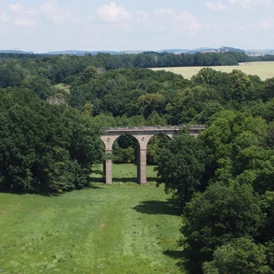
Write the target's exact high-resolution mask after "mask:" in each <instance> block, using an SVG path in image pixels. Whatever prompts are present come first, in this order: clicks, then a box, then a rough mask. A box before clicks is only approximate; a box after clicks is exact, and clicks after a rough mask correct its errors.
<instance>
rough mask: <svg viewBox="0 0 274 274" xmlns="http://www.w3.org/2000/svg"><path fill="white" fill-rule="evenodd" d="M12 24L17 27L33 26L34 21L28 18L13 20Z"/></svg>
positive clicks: (34, 24)
mask: <svg viewBox="0 0 274 274" xmlns="http://www.w3.org/2000/svg"><path fill="white" fill-rule="evenodd" d="M14 24H15V25H16V26H19V27H35V26H36V22H35V21H32V20H28V19H19V20H15V22H14Z"/></svg>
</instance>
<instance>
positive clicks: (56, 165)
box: [0, 89, 102, 194]
mask: <svg viewBox="0 0 274 274" xmlns="http://www.w3.org/2000/svg"><path fill="white" fill-rule="evenodd" d="M0 102H1V103H0V104H1V112H0V139H1V143H0V189H1V191H12V192H35V193H44V194H47V193H56V192H62V191H67V190H72V189H75V188H82V187H84V186H88V185H89V180H88V178H89V174H90V170H91V166H92V164H93V163H94V162H95V161H97V160H99V159H101V155H102V150H101V148H100V141H99V138H98V137H97V134H96V130H95V129H93V125H92V122H91V120H90V118H88V117H86V116H83V115H80V114H79V113H78V112H77V111H74V110H72V109H69V108H67V107H66V106H65V105H61V106H51V105H48V104H46V103H44V102H42V101H40V99H39V98H38V97H37V96H36V95H35V94H34V93H33V92H31V91H30V90H26V89H6V90H1V92H0Z"/></svg>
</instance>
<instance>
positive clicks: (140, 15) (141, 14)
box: [136, 10, 148, 23]
mask: <svg viewBox="0 0 274 274" xmlns="http://www.w3.org/2000/svg"><path fill="white" fill-rule="evenodd" d="M136 19H137V21H138V22H139V23H146V22H147V21H148V13H147V12H145V11H143V10H138V11H137V16H136Z"/></svg>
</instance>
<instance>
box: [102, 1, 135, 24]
mask: <svg viewBox="0 0 274 274" xmlns="http://www.w3.org/2000/svg"><path fill="white" fill-rule="evenodd" d="M97 14H98V15H99V18H100V19H101V20H102V21H105V22H109V23H122V22H125V21H128V20H130V19H131V15H130V13H128V12H127V10H126V9H125V8H124V7H118V6H117V5H116V4H115V3H114V2H110V3H109V4H108V5H107V4H105V5H103V6H101V7H99V8H98V9H97Z"/></svg>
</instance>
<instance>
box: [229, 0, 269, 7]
mask: <svg viewBox="0 0 274 274" xmlns="http://www.w3.org/2000/svg"><path fill="white" fill-rule="evenodd" d="M228 3H229V4H230V5H238V6H243V7H249V6H259V5H262V6H268V5H269V4H271V0H228Z"/></svg>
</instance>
